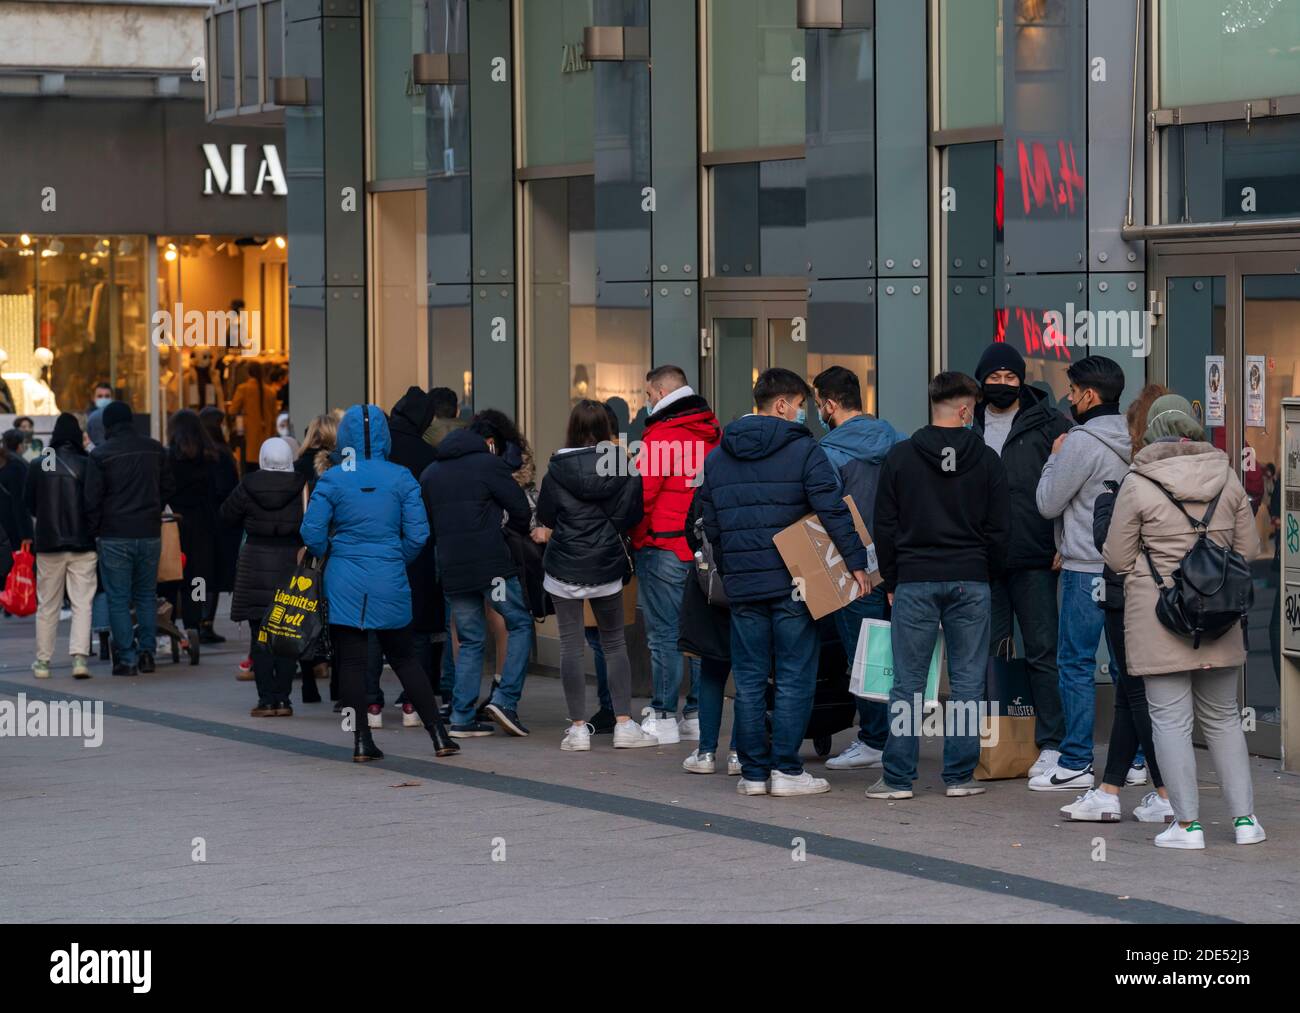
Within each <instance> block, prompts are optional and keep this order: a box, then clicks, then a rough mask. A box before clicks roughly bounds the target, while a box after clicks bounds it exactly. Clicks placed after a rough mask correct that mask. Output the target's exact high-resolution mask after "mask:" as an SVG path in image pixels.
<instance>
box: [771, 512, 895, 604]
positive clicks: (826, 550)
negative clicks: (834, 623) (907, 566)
mask: <svg viewBox="0 0 1300 1013" xmlns="http://www.w3.org/2000/svg"><path fill="white" fill-rule="evenodd" d="M844 502H845V503H846V504H848V508H849V513H851V514H852V515H853V525H854V527H856V528H857V529H858V537H859V538H861V539H862V544H863V545H865V546H866V547H867V582H868V584H869V585H870V590H872V591H874V590H875V589H876V588H878V587H879V586H880V585H881V584H882V583H884V579H883V578H882V577H881V576H880V564H879V562H877V560H876V547H875V545H874V544H872V541H871V535H869V534H868V533H867V526H866V525H865V524H863V523H862V515H861V514H860V513H858V508H857V506H856V505H855V504H854V502H853V497H852V496H845V497H844ZM772 542H773V544H775V545H776V551H777V552H779V553H781V559H782V560H784V561H785V565H786V568H787V569H788V570H789V571H790V576H791V577H793V578H795V579H796V580H802V582H803V593H804V601H805V602H806V603H807V605H808V611H809V612H811V613H812V617H813V618H814V619H821V618H822V617H823V616H828V615H830V614H831V613H832V612H838V611H839V610H840V609H842V608H843V607H844V606H845V605H848V604H849V603H850V602H852V601H853V600H854V599H855V598H857V597H858V585H857V582H856V581H854V579H853V575H852V574H850V573H849V569H848V567H847V566H845V565H844V558H843V557H842V556H841V555H840V550H839V549H838V548H836V546H835V542H834V540H833V539H832V538H831V536H830V535H829V534H827V533H826V529H825V528H824V527H822V522H821V519H820V518H819V517H818V516H817V515H816V514H809V515H808V516H807V517H804V518H801V519H800V520H798V521H796V522H795V523H794V524H792V525H790V527H788V528H786V529H785V530H784V531H781V532H779V533H778V534H776V535H774V536H773V538H772Z"/></svg>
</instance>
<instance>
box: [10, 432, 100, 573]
mask: <svg viewBox="0 0 1300 1013" xmlns="http://www.w3.org/2000/svg"><path fill="white" fill-rule="evenodd" d="M89 462H90V458H89V457H88V456H87V454H86V452H85V451H84V450H82V449H81V448H80V447H73V446H70V445H68V444H61V445H60V446H59V447H57V448H56V449H55V451H54V457H53V458H52V463H53V464H54V467H53V468H50V469H49V470H48V471H47V470H46V469H45V468H44V467H42V465H41V464H40V463H38V464H37V465H36V466H35V467H29V468H28V469H27V484H26V488H25V490H24V494H23V498H24V499H25V500H26V503H27V512H28V513H29V514H31V515H32V516H33V517H35V518H36V535H35V539H34V544H33V546H32V547H33V548H34V549H35V550H36V551H37V552H94V551H95V539H94V536H92V535H91V533H90V528H89V527H88V526H87V524H86V510H85V505H84V498H85V487H86V465H87V464H88V463H89Z"/></svg>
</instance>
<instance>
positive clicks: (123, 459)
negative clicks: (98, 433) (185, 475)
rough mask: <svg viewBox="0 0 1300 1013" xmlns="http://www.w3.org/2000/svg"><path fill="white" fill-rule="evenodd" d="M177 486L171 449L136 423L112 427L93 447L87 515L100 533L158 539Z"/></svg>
mask: <svg viewBox="0 0 1300 1013" xmlns="http://www.w3.org/2000/svg"><path fill="white" fill-rule="evenodd" d="M174 491H175V482H174V480H173V478H172V469H171V462H170V461H169V460H168V457H167V448H165V447H164V446H163V445H162V444H161V443H159V442H158V441H157V440H154V439H150V438H149V437H148V436H141V435H140V434H139V433H137V432H136V431H135V426H134V424H133V423H132V422H130V421H126V422H118V423H116V424H115V425H113V426H112V427H111V428H109V429H108V430H107V432H106V434H105V440H104V442H103V443H101V444H99V445H97V446H96V447H95V449H94V450H92V451H91V452H90V466H89V467H88V468H87V469H86V516H87V519H88V522H89V524H90V528H91V531H93V532H94V534H95V536H96V537H97V538H157V537H159V534H160V533H161V529H162V510H163V507H164V506H166V505H167V504H168V503H169V502H170V501H171V497H172V493H173V492H174Z"/></svg>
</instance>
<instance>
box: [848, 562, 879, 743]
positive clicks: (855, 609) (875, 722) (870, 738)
mask: <svg viewBox="0 0 1300 1013" xmlns="http://www.w3.org/2000/svg"><path fill="white" fill-rule="evenodd" d="M888 618H889V596H888V595H887V594H886V593H885V589H884V588H883V587H878V588H876V589H875V590H874V591H872V592H871V594H869V595H867V596H866V597H865V598H858V599H857V600H856V601H853V602H850V603H849V604H848V605H845V606H844V608H842V609H840V610H839V611H838V612H836V613H835V629H836V630H838V631H839V634H840V642H841V643H842V644H843V645H844V653H845V654H847V655H848V658H849V664H850V665H852V664H853V655H854V653H855V652H856V651H857V648H858V634H859V633H860V632H861V631H862V620H863V619H888ZM888 738H889V705H888V704H885V703H881V702H880V701H879V700H863V699H861V698H859V700H858V741H860V742H863V743H865V744H866V745H868V746H870V747H871V748H872V749H884V748H885V740H886V739H888Z"/></svg>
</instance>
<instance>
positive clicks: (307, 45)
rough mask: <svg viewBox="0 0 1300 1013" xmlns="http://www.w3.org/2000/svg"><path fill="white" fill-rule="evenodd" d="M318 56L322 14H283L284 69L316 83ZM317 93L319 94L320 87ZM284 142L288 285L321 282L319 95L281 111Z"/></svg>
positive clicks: (322, 130) (322, 126) (321, 129)
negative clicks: (314, 100) (300, 17)
mask: <svg viewBox="0 0 1300 1013" xmlns="http://www.w3.org/2000/svg"><path fill="white" fill-rule="evenodd" d="M321 57H322V53H321V22H320V19H319V18H318V19H315V20H297V21H294V20H288V19H286V21H285V27H284V63H285V73H286V74H288V75H291V76H294V77H305V78H307V79H308V80H309V81H312V80H315V81H316V82H317V83H318V84H319V82H320V79H321ZM309 94H311V92H310V90H309ZM315 94H317V95H319V94H320V89H319V88H317V89H316V92H315ZM284 147H285V175H286V177H287V179H288V183H289V194H288V196H287V197H286V198H285V202H286V218H287V219H288V229H289V238H290V242H289V284H290V286H303V285H324V284H325V111H324V109H323V108H322V106H321V105H320V104H319V100H318V102H317V104H315V105H310V106H294V107H291V108H288V109H286V110H285V111H284ZM356 200H357V208H358V211H357V213H358V214H363V213H364V212H363V211H361V210H360V209H361V207H362V205H363V204H364V202H365V194H364V193H363V192H362V191H360V190H358V191H357V196H356ZM291 290H292V289H291ZM290 333H293V331H292V330H291V332H290ZM295 347H297V346H296V345H295ZM322 352H323V349H322ZM323 375H324V374H322V377H323Z"/></svg>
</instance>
